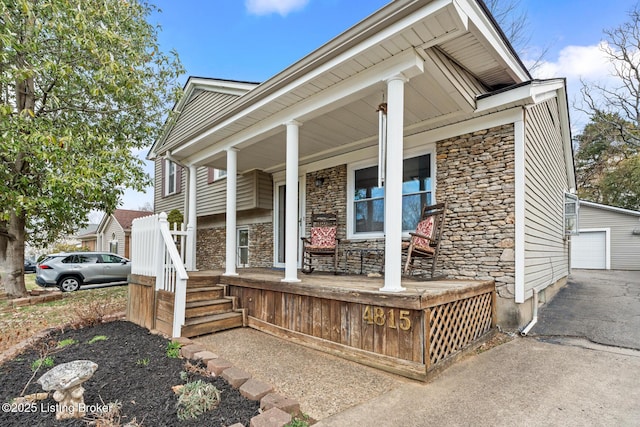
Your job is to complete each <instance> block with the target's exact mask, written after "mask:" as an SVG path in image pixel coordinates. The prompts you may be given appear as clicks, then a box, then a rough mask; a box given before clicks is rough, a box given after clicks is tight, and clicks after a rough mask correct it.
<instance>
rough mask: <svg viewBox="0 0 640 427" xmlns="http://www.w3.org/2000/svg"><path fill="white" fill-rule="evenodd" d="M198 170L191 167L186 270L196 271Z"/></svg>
mask: <svg viewBox="0 0 640 427" xmlns="http://www.w3.org/2000/svg"><path fill="white" fill-rule="evenodd" d="M196 178H197V170H196V167H195V166H189V202H188V208H187V215H188V217H187V240H186V242H187V247H186V254H185V258H186V260H185V261H186V265H185V267H186V270H187V271H195V270H196V240H197V231H196V230H197V229H198V211H197V209H196V202H197V196H196V188H197V179H196Z"/></svg>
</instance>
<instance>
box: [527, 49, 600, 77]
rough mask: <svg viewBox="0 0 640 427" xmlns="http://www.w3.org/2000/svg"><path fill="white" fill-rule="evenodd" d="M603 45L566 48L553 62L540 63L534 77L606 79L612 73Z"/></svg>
mask: <svg viewBox="0 0 640 427" xmlns="http://www.w3.org/2000/svg"><path fill="white" fill-rule="evenodd" d="M603 43H604V42H603ZM603 43H601V44H599V45H594V46H567V47H565V48H563V49H562V50H561V51H560V53H559V54H558V58H557V59H556V61H555V62H553V61H542V63H541V64H540V66H539V67H538V68H537V69H536V70H535V73H534V74H535V77H537V78H542V79H546V78H553V77H566V78H567V79H577V80H579V79H581V78H582V79H585V80H601V79H603V78H608V77H609V76H610V75H611V72H612V69H611V61H609V59H608V58H607V57H606V56H605V54H604V52H603V51H602V48H603V47H604V46H606V45H604V44H603ZM527 65H531V64H527Z"/></svg>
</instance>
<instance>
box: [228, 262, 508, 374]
mask: <svg viewBox="0 0 640 427" xmlns="http://www.w3.org/2000/svg"><path fill="white" fill-rule="evenodd" d="M220 283H221V284H223V285H226V286H227V291H228V294H229V295H232V296H236V297H238V299H239V305H240V306H241V307H243V308H244V309H246V310H247V314H248V325H249V326H250V327H253V328H255V329H258V330H261V331H264V332H267V333H270V334H273V335H276V336H279V337H282V338H285V339H287V340H291V341H294V342H297V343H300V344H303V345H306V346H309V347H312V348H315V349H318V350H321V351H324V352H328V353H331V354H334V355H337V356H340V357H343V358H346V359H349V360H353V361H356V362H358V363H363V364H365V365H369V366H372V367H376V368H379V369H383V370H386V371H389V372H392V373H395V374H399V375H403V376H406V377H409V378H413V379H418V380H427V379H428V378H429V377H431V376H433V375H434V374H436V373H437V372H439V371H440V370H441V369H443V368H445V367H446V366H448V365H449V364H450V363H451V362H453V361H454V360H455V359H457V358H458V357H459V356H460V355H461V354H462V353H463V351H465V350H468V349H471V348H475V346H476V345H477V344H479V343H481V342H483V341H484V339H485V338H488V337H489V336H490V332H492V331H493V327H494V326H495V313H496V310H495V304H496V295H495V284H494V282H493V281H486V282H478V281H438V282H418V281H413V280H407V281H405V280H403V282H402V285H403V286H404V287H405V288H406V289H407V290H406V291H403V292H399V293H388V292H380V291H379V290H378V289H379V288H380V287H382V280H381V279H379V278H377V279H371V278H366V277H362V276H329V275H315V274H314V275H310V276H304V277H303V278H302V282H301V283H283V282H281V281H280V280H279V278H277V277H270V276H269V275H268V274H262V275H261V274H242V273H241V275H240V276H230V277H227V276H221V277H220Z"/></svg>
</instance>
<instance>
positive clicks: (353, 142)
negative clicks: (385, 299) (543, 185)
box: [150, 0, 531, 173]
mask: <svg viewBox="0 0 640 427" xmlns="http://www.w3.org/2000/svg"><path fill="white" fill-rule="evenodd" d="M394 75H402V76H404V77H405V78H406V79H407V83H406V86H407V89H406V90H405V92H406V97H405V114H404V128H405V130H406V132H407V133H409V134H415V133H420V132H423V131H426V130H430V129H435V128H437V127H443V126H447V125H451V124H455V123H459V122H461V121H464V120H467V119H469V118H472V117H473V116H474V115H477V114H486V113H487V112H486V111H485V112H484V113H483V112H478V111H477V108H478V97H479V96H481V95H483V94H486V93H493V92H495V91H498V90H500V89H502V88H505V87H513V86H514V85H518V84H521V83H523V82H526V81H529V80H531V76H530V74H529V72H528V70H527V69H526V67H525V66H524V65H523V64H522V62H521V61H520V59H519V58H518V56H517V55H516V53H515V52H514V50H513V48H512V47H511V45H510V43H509V41H508V40H507V39H506V38H505V36H504V34H503V32H502V31H501V30H500V28H499V27H498V26H497V25H496V22H495V20H494V19H493V17H492V16H491V14H490V13H489V12H488V10H487V8H486V6H485V5H484V4H483V3H482V1H480V0H395V1H392V2H390V3H389V4H388V5H386V6H384V7H383V8H381V9H380V10H378V11H377V12H375V13H374V14H372V15H371V16H369V17H368V18H365V19H364V20H363V21H361V22H360V23H358V24H356V25H354V26H353V27H351V28H350V29H348V30H347V31H345V32H344V33H342V34H340V35H339V36H337V37H336V38H334V39H333V40H331V41H329V42H328V43H326V44H325V45H323V46H321V47H320V48H318V49H316V50H315V51H313V52H311V53H310V54H309V55H307V56H305V57H303V58H302V59H300V60H299V61H297V62H296V63H294V64H293V65H291V66H289V67H287V68H285V69H284V70H283V71H281V72H280V73H278V74H276V75H275V76H273V77H271V78H270V79H268V80H266V81H265V82H263V83H261V84H259V85H257V86H255V87H253V88H251V89H250V90H248V91H247V92H246V93H244V94H242V95H239V96H237V97H236V98H235V99H233V100H229V101H230V102H229V103H227V104H226V105H225V106H221V108H219V109H217V110H213V109H212V110H210V111H208V114H206V115H204V116H202V121H201V122H200V124H199V127H198V131H197V132H189V134H187V133H184V134H182V135H178V134H177V133H175V132H174V133H173V134H172V136H175V137H176V138H171V140H169V138H168V137H163V138H164V139H163V140H162V141H163V142H162V143H160V144H156V145H154V147H153V149H152V152H151V153H150V157H151V158H153V157H158V156H166V157H168V158H171V159H172V160H174V161H176V162H178V163H181V164H184V165H195V166H210V167H214V168H219V169H225V168H226V155H225V153H226V151H227V150H229V149H230V148H235V149H239V150H242V155H240V156H238V165H237V166H238V171H239V172H240V173H242V172H245V171H248V170H252V169H261V170H264V171H266V172H269V173H271V172H275V171H279V170H283V168H284V157H285V156H284V153H285V138H284V132H285V127H284V126H283V124H284V123H288V122H290V121H291V120H295V121H297V122H299V123H301V124H302V125H303V126H302V127H301V144H300V147H299V160H300V164H304V163H310V162H314V161H319V160H323V159H326V158H329V157H332V156H336V155H340V154H344V153H346V152H350V151H356V150H358V149H361V148H367V147H371V146H373V145H375V144H377V132H378V123H377V120H378V119H377V114H375V111H376V108H377V106H378V105H379V103H380V102H381V94H384V93H385V89H386V84H385V81H386V80H387V79H388V78H389V77H391V76H394ZM190 99H192V100H193V101H190V102H196V101H195V100H194V99H193V97H190ZM185 103H187V101H185ZM184 110H185V111H186V107H185V109H184ZM185 115H186V114H185ZM178 121H180V118H178ZM165 135H168V133H167V134H165ZM249 147H250V149H248V148H249Z"/></svg>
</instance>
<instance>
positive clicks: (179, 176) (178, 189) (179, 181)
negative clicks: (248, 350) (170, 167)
mask: <svg viewBox="0 0 640 427" xmlns="http://www.w3.org/2000/svg"><path fill="white" fill-rule="evenodd" d="M181 192H182V166H180V165H179V164H177V163H176V194H178V193H181Z"/></svg>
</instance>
